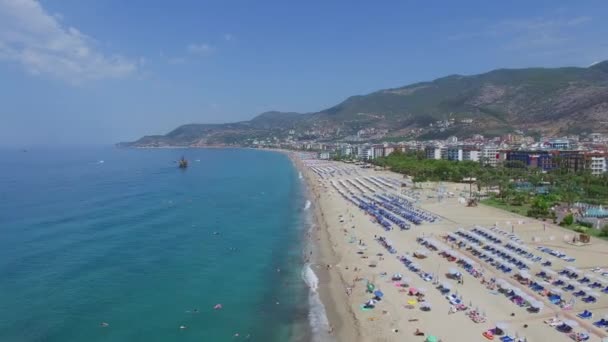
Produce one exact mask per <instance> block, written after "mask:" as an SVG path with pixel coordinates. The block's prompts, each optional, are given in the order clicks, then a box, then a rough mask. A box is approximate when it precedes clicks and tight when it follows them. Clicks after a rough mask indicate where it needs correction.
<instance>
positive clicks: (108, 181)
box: [0, 147, 310, 342]
mask: <svg viewBox="0 0 608 342" xmlns="http://www.w3.org/2000/svg"><path fill="white" fill-rule="evenodd" d="M182 155H183V156H185V157H186V158H187V159H189V160H190V167H189V168H188V169H186V170H180V169H178V168H177V166H176V164H175V161H176V160H177V159H179V158H180V157H181V156H182ZM309 206H310V203H308V204H307V200H306V198H305V191H304V190H303V184H302V181H301V180H300V179H299V177H298V172H297V170H296V169H295V168H294V167H293V165H292V163H291V162H290V160H289V159H288V158H287V156H285V155H283V154H280V153H273V152H266V151H257V150H243V149H156V150H133V149H117V148H112V147H108V148H79V149H32V150H29V151H27V152H26V151H17V150H3V151H0V341H2V342H20V341H28V342H31V341H45V342H68V341H91V342H94V341H147V342H152V341H159V342H160V341H163V342H166V341H241V340H242V341H245V340H247V341H265V342H266V341H268V342H272V341H289V340H309V339H310V336H309V334H310V332H308V330H310V329H309V326H308V321H309V307H310V305H309V304H310V300H309V299H310V298H309V293H308V288H307V287H306V284H305V283H304V282H303V281H302V266H303V260H302V250H303V248H304V247H303V245H302V244H303V237H304V236H305V235H306V232H307V225H308V223H307V222H308V218H307V214H306V213H307V210H306V208H308V207H309ZM216 304H222V307H223V308H222V309H218V310H214V308H213V307H214V306H215V305H216ZM101 322H107V323H108V324H109V326H107V327H101V326H100V324H101ZM182 325H183V326H186V328H185V329H180V326H182ZM237 333H238V334H239V335H238V336H235V334H237Z"/></svg>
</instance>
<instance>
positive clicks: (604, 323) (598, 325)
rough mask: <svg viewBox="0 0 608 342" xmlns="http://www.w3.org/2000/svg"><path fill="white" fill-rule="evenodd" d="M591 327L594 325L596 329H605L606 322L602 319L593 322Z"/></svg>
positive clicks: (607, 322) (607, 323)
mask: <svg viewBox="0 0 608 342" xmlns="http://www.w3.org/2000/svg"><path fill="white" fill-rule="evenodd" d="M593 325H595V326H596V327H598V328H605V327H608V320H606V319H604V318H602V319H600V320H599V321H597V322H594V323H593Z"/></svg>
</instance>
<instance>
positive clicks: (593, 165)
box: [587, 152, 608, 176]
mask: <svg viewBox="0 0 608 342" xmlns="http://www.w3.org/2000/svg"><path fill="white" fill-rule="evenodd" d="M587 158H588V160H589V164H588V166H589V169H590V170H591V174H592V175H594V176H599V175H601V174H603V173H606V172H608V163H607V160H606V159H608V157H607V155H606V153H601V152H600V153H598V152H596V153H593V152H592V153H589V154H587Z"/></svg>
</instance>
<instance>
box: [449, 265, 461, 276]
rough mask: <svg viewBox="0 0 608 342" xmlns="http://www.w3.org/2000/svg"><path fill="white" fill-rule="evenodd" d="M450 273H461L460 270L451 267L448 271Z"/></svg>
mask: <svg viewBox="0 0 608 342" xmlns="http://www.w3.org/2000/svg"><path fill="white" fill-rule="evenodd" d="M448 272H449V273H450V274H451V275H455V274H458V273H460V272H459V271H458V269H457V268H455V267H451V268H450V269H449V270H448Z"/></svg>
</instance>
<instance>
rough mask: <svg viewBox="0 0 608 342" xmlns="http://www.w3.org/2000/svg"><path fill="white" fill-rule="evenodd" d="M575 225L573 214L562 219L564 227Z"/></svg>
mask: <svg viewBox="0 0 608 342" xmlns="http://www.w3.org/2000/svg"><path fill="white" fill-rule="evenodd" d="M573 223H574V216H573V215H572V214H568V215H566V216H564V218H563V219H562V225H563V226H570V225H572V224H573Z"/></svg>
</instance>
